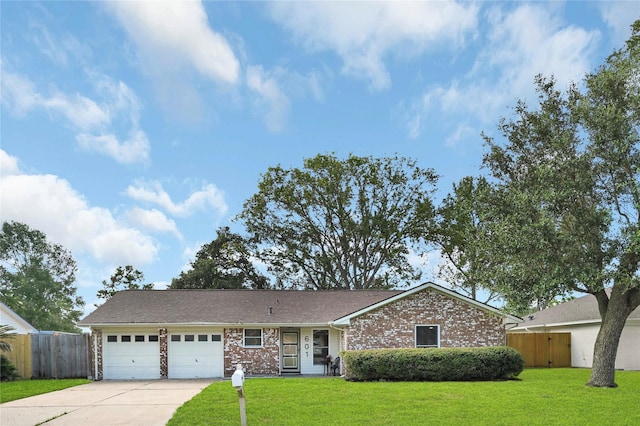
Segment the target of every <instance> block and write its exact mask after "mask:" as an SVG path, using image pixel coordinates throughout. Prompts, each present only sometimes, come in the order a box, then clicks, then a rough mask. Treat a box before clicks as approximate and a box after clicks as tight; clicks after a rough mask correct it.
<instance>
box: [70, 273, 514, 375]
mask: <svg viewBox="0 0 640 426" xmlns="http://www.w3.org/2000/svg"><path fill="white" fill-rule="evenodd" d="M521 321H522V320H521V319H520V318H517V317H513V316H510V315H505V314H503V313H502V312H501V311H500V310H498V309H496V308H493V307H491V306H489V305H485V304H483V303H480V302H477V301H475V300H472V299H469V298H467V297H465V296H463V295H461V294H458V293H456V292H454V291H451V290H448V289H446V288H443V287H440V286H438V285H436V284H432V283H426V284H422V285H420V286H418V287H415V288H412V289H409V290H406V291H387V290H358V291H346V290H345V291H295V290H155V291H154V290H142V291H136V290H133V291H132V290H128V291H122V292H119V293H117V294H116V295H114V296H113V297H112V298H111V299H109V300H108V301H107V302H106V303H105V304H103V305H102V306H100V307H99V308H98V309H97V310H96V311H94V312H93V313H91V314H90V315H88V316H87V317H86V318H84V319H83V320H82V321H80V323H79V325H81V326H83V327H90V328H91V330H92V352H93V354H94V359H93V363H94V365H93V369H94V377H96V378H97V379H98V380H101V379H159V378H196V377H224V376H230V375H231V374H232V373H233V371H234V370H235V366H236V364H238V363H241V364H242V365H243V366H244V367H245V368H246V370H247V374H249V375H282V374H288V373H294V374H323V372H324V371H325V367H326V365H325V362H326V358H327V355H331V356H332V357H333V358H334V359H335V357H337V356H338V352H339V351H340V350H343V349H374V348H407V347H427V348H428V347H477V346H496V345H504V344H505V339H506V331H505V329H506V327H507V324H510V325H511V326H512V325H514V324H516V323H519V322H521Z"/></svg>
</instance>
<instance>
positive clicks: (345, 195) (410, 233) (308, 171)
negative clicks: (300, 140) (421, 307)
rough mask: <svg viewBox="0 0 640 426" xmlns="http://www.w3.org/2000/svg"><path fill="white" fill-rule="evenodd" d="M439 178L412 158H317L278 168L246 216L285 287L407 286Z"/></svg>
mask: <svg viewBox="0 0 640 426" xmlns="http://www.w3.org/2000/svg"><path fill="white" fill-rule="evenodd" d="M436 180H437V176H436V174H435V173H434V171H433V170H431V169H422V168H420V167H418V165H417V163H416V161H414V160H410V159H406V158H398V157H394V158H372V157H358V156H354V155H350V156H349V157H348V158H346V159H343V160H341V159H339V158H337V157H336V156H335V155H317V156H316V157H314V158H309V159H305V160H304V167H303V168H302V169H298V168H292V169H284V168H282V167H280V166H277V167H271V168H269V169H268V170H267V172H266V173H264V174H263V175H262V179H261V181H260V182H259V186H258V188H259V190H258V192H257V193H256V194H255V195H254V196H253V197H251V198H250V199H249V200H248V201H246V202H245V204H244V209H243V211H242V213H241V214H240V215H239V219H240V220H242V221H243V222H244V224H245V226H246V228H247V230H248V232H249V233H250V234H251V235H252V236H253V237H254V238H255V239H256V241H258V242H259V243H260V247H261V248H262V250H261V251H260V252H259V253H258V254H259V257H260V258H261V259H262V260H263V261H264V262H265V263H266V264H267V265H269V270H270V272H272V273H273V274H275V275H276V277H277V278H278V280H279V282H286V283H288V284H289V285H291V286H292V287H298V288H309V289H317V290H323V289H353V290H357V289H370V288H391V287H397V286H398V287H399V286H405V285H407V284H409V283H410V282H412V281H415V280H417V279H419V277H420V271H419V270H418V268H416V267H414V266H413V265H411V264H410V263H409V257H408V256H409V255H410V253H411V248H412V245H413V244H414V243H420V242H421V241H423V240H424V239H425V238H427V239H428V238H429V236H430V234H431V230H432V224H433V219H434V208H433V204H432V201H431V196H432V192H433V188H434V184H435V182H436Z"/></svg>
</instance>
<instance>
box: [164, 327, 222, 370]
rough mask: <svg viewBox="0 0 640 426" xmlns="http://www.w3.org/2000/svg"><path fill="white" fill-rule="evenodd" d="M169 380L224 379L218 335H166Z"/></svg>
mask: <svg viewBox="0 0 640 426" xmlns="http://www.w3.org/2000/svg"><path fill="white" fill-rule="evenodd" d="M168 346H169V347H168V351H169V355H168V358H169V365H168V367H169V371H168V377H169V378H170V379H195V378H209V377H223V376H224V353H223V349H224V348H223V345H222V332H218V333H215V332H214V333H212V332H197V333H195V332H175V333H170V334H169V345H168Z"/></svg>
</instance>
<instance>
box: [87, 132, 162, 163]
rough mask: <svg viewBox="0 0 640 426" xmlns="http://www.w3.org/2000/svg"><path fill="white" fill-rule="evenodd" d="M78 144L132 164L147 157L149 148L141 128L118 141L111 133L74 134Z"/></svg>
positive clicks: (118, 160)
mask: <svg viewBox="0 0 640 426" xmlns="http://www.w3.org/2000/svg"><path fill="white" fill-rule="evenodd" d="M76 141H78V144H79V145H80V146H81V147H82V148H84V149H86V150H89V151H95V152H99V153H101V154H105V155H107V156H109V157H111V158H113V159H114V160H116V161H117V162H118V163H121V164H132V163H137V162H139V161H144V160H146V159H147V157H148V155H149V150H150V144H149V140H148V139H147V135H146V134H145V133H144V132H143V131H142V130H139V129H138V130H134V131H133V132H132V134H131V135H129V138H128V139H126V140H124V141H122V142H120V141H119V140H118V138H117V137H116V136H115V135H113V134H108V135H90V134H86V133H83V134H79V135H77V136H76Z"/></svg>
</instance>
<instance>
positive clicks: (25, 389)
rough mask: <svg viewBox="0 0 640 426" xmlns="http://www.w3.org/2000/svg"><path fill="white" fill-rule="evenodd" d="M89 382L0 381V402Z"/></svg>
mask: <svg viewBox="0 0 640 426" xmlns="http://www.w3.org/2000/svg"><path fill="white" fill-rule="evenodd" d="M89 382H90V380H87V379H57V380H16V381H15V382H0V403H2V402H9V401H13V400H15V399H21V398H26V397H28V396H34V395H40V394H41V393H47V392H53V391H57V390H60V389H66V388H70V387H72V386H78V385H83V384H85V383H89Z"/></svg>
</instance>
